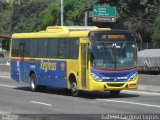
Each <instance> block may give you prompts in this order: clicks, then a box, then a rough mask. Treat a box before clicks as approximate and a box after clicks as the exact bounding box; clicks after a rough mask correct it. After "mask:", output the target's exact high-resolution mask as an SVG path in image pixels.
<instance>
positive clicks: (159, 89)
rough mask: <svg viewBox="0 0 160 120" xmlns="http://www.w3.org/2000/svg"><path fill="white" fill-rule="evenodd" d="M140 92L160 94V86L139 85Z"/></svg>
mask: <svg viewBox="0 0 160 120" xmlns="http://www.w3.org/2000/svg"><path fill="white" fill-rule="evenodd" d="M138 91H146V92H156V93H160V86H155V85H142V84H139V85H138Z"/></svg>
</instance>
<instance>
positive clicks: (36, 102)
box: [30, 101, 53, 107]
mask: <svg viewBox="0 0 160 120" xmlns="http://www.w3.org/2000/svg"><path fill="white" fill-rule="evenodd" d="M30 102H31V103H35V104H41V105H46V106H50V107H52V106H53V105H51V104H48V103H42V102H38V101H30Z"/></svg>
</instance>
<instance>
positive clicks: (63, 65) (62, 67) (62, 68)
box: [61, 62, 65, 71]
mask: <svg viewBox="0 0 160 120" xmlns="http://www.w3.org/2000/svg"><path fill="white" fill-rule="evenodd" d="M64 69H65V64H64V63H63V62H62V63H61V70H62V71H64Z"/></svg>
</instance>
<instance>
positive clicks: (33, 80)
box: [30, 74, 38, 92]
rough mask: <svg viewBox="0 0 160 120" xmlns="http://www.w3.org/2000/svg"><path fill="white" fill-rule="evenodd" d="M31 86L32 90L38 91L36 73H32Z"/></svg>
mask: <svg viewBox="0 0 160 120" xmlns="http://www.w3.org/2000/svg"><path fill="white" fill-rule="evenodd" d="M30 88H31V91H32V92H36V91H38V85H37V83H36V76H35V74H31V75H30Z"/></svg>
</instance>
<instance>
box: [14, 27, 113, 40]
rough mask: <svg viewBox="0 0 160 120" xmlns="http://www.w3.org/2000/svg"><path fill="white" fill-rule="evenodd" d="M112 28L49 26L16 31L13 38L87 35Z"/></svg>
mask: <svg viewBox="0 0 160 120" xmlns="http://www.w3.org/2000/svg"><path fill="white" fill-rule="evenodd" d="M95 30H111V29H110V28H98V27H96V26H48V27H47V29H46V30H44V31H39V32H33V33H15V34H13V35H12V38H53V37H57V38H58V37H87V36H88V33H89V32H90V31H95Z"/></svg>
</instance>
